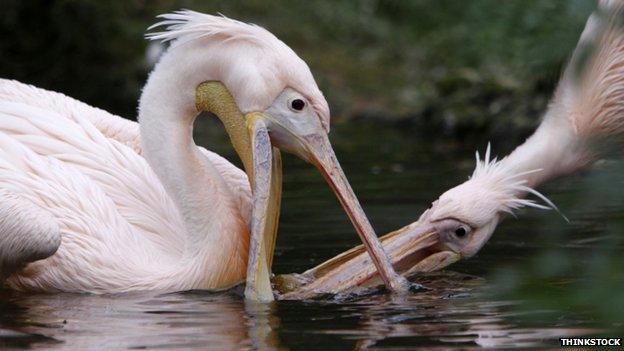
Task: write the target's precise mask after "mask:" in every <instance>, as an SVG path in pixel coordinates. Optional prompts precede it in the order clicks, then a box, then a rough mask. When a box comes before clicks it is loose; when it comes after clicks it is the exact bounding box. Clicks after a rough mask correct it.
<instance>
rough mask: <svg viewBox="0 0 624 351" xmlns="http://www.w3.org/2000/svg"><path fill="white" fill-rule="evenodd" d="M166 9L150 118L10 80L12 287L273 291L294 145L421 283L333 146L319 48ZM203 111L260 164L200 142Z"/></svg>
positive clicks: (386, 273)
mask: <svg viewBox="0 0 624 351" xmlns="http://www.w3.org/2000/svg"><path fill="white" fill-rule="evenodd" d="M162 18H164V20H163V21H162V22H160V23H158V24H157V25H156V27H158V26H166V30H164V31H162V32H156V33H150V34H149V35H148V37H149V38H150V39H153V40H164V41H171V42H172V44H171V46H170V48H169V49H168V50H167V51H166V52H165V53H164V54H163V56H162V57H161V59H160V61H159V62H158V64H157V65H156V67H155V68H154V70H153V71H152V73H151V74H150V76H149V79H148V81H147V83H146V85H145V87H144V88H143V92H142V94H141V99H140V101H139V108H138V120H139V123H138V124H137V123H133V122H129V121H126V120H123V119H121V118H120V117H116V116H112V115H110V114H108V113H106V112H104V111H101V110H98V109H96V108H92V107H89V106H87V105H85V104H82V103H80V102H77V101H75V100H72V99H70V98H67V97H65V96H63V95H60V94H56V93H52V92H47V91H43V90H40V89H37V88H34V87H30V86H27V85H24V84H20V83H18V82H14V81H7V80H3V81H0V275H1V277H0V278H6V280H5V282H6V285H8V286H9V287H12V288H14V289H17V290H28V291H59V290H62V291H76V292H95V293H114V292H122V291H130V290H145V289H150V290H166V291H173V290H184V289H220V288H227V287H230V286H232V285H234V284H236V283H239V282H241V281H242V280H244V279H245V278H246V280H247V284H246V290H245V296H246V297H247V298H249V299H253V300H258V301H270V300H272V299H273V298H274V297H273V292H272V289H271V285H270V282H269V277H270V269H271V263H272V255H273V249H274V245H275V235H276V229H277V222H278V216H279V203H280V193H281V164H280V154H279V150H278V148H281V149H283V150H285V151H288V152H291V153H294V154H296V155H297V156H300V157H302V158H303V159H305V160H307V161H309V162H310V163H313V164H314V165H315V166H316V167H317V168H318V169H319V170H320V171H321V172H322V173H323V175H324V176H325V177H326V179H327V181H328V182H329V183H330V185H331V187H332V189H333V190H334V192H335V193H336V195H337V196H338V198H339V200H340V202H341V203H342V205H343V207H344V208H345V210H346V212H347V214H348V215H349V217H350V218H351V220H352V222H353V223H354V225H355V228H356V230H357V232H358V234H359V235H360V237H361V238H362V240H363V242H364V244H365V246H366V248H367V249H369V252H370V253H371V258H372V261H373V262H374V263H375V264H376V265H377V267H378V268H379V269H380V273H381V276H382V277H383V278H384V281H385V282H386V283H387V285H388V286H389V287H390V288H391V289H393V290H399V289H405V288H406V282H405V280H404V279H401V278H400V277H399V276H398V275H397V274H396V273H395V272H394V271H393V269H392V266H391V264H390V261H389V258H388V257H387V255H385V253H384V252H383V249H382V246H381V244H380V242H379V241H378V239H377V237H376V235H375V233H374V231H373V229H372V227H371V225H370V223H369V222H368V220H367V219H366V216H365V215H364V212H363V211H362V209H361V206H360V205H359V202H358V201H357V198H356V197H355V195H354V194H353V191H352V190H351V188H350V186H349V184H348V182H347V180H346V177H345V176H344V173H343V172H342V169H341V168H340V165H339V163H338V161H337V159H336V157H335V155H334V153H333V150H332V148H331V144H330V143H329V139H328V137H327V133H328V132H329V108H328V105H327V101H326V100H325V98H324V97H323V94H322V93H321V91H320V90H319V88H318V86H317V85H316V82H315V81H314V78H313V76H312V73H311V72H310V69H309V68H308V66H307V65H306V64H305V62H304V61H303V60H301V59H300V58H299V57H298V56H297V55H296V53H295V52H294V51H292V49H290V48H289V47H288V46H287V45H286V44H284V43H283V42H282V41H280V40H279V39H277V38H276V37H275V36H274V35H273V34H271V33H270V32H268V31H267V30H265V29H263V28H261V27H258V26H256V25H251V24H246V23H243V22H239V21H236V20H232V19H228V18H225V17H217V16H211V15H205V14H201V13H198V12H194V11H188V10H183V11H178V12H175V13H171V14H166V15H163V16H162ZM201 111H208V112H212V113H213V114H214V115H216V116H217V117H218V118H219V119H220V120H221V121H222V122H223V124H224V126H225V129H226V132H227V133H228V134H229V136H230V139H231V141H232V144H233V146H234V148H235V150H236V152H237V153H238V155H239V156H240V157H241V160H242V162H243V165H244V167H245V172H243V171H241V170H239V169H236V168H235V167H234V166H232V165H231V164H230V163H228V162H227V161H226V160H224V159H222V158H220V157H219V156H217V155H215V154H213V153H211V152H208V151H206V150H204V149H202V148H200V147H198V146H197V145H196V144H195V142H194V140H193V123H194V121H195V118H196V117H197V115H198V113H199V112H201ZM245 173H246V174H247V176H246V175H245ZM248 177H249V179H248ZM250 185H251V186H250Z"/></svg>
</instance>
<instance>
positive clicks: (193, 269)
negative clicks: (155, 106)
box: [0, 80, 251, 292]
mask: <svg viewBox="0 0 624 351" xmlns="http://www.w3.org/2000/svg"><path fill="white" fill-rule="evenodd" d="M0 145H1V146H2V147H1V148H0V189H2V190H1V191H0V195H1V199H2V200H1V202H0V222H1V223H2V225H1V226H0V227H2V228H3V229H4V230H3V233H5V237H4V238H5V239H7V237H6V235H9V234H11V233H15V231H8V230H6V229H5V228H13V227H15V226H24V225H25V226H27V228H25V229H24V230H26V231H28V230H35V231H37V232H40V234H41V236H34V237H35V238H37V239H41V240H40V242H38V243H37V245H38V246H39V247H36V248H30V250H34V251H40V255H42V256H44V257H45V255H46V254H48V255H49V254H51V253H54V252H55V251H56V253H54V254H53V255H52V256H51V257H49V258H47V259H45V260H41V261H37V262H33V263H31V264H29V265H28V266H27V267H25V268H23V269H20V270H18V271H17V272H16V273H14V274H12V275H11V276H10V277H8V279H7V280H6V284H7V285H8V286H9V287H11V288H14V289H19V290H42V291H54V290H63V291H83V292H119V291H128V290H136V289H160V290H183V289H191V288H223V287H228V286H231V285H233V284H235V283H238V282H240V281H242V280H243V279H244V278H245V270H246V265H247V254H248V243H249V230H248V223H249V217H250V211H251V207H250V206H251V205H250V198H251V191H250V189H249V183H248V180H247V177H246V175H245V173H244V172H243V171H242V170H240V169H238V168H237V167H235V166H233V165H232V164H231V163H229V162H228V161H226V160H225V159H223V158H222V157H220V156H218V155H216V154H215V153H213V152H210V151H207V150H205V149H201V148H200V149H199V150H201V156H202V157H203V158H204V159H205V161H206V162H209V163H210V164H211V165H214V167H215V168H216V170H217V171H218V173H216V174H213V175H212V176H213V177H215V178H216V177H218V178H216V179H212V181H214V182H215V183H218V184H219V191H218V192H215V194H214V196H213V197H212V200H214V203H215V204H216V205H218V206H219V207H218V208H214V209H213V210H214V211H221V212H222V213H223V214H224V215H223V216H220V218H221V219H220V222H219V225H220V226H221V228H222V230H219V231H215V232H214V233H211V234H212V237H211V240H212V242H211V244H210V245H206V246H205V249H206V250H210V252H206V253H204V254H203V255H201V256H196V257H192V256H190V255H188V253H187V250H186V246H187V245H189V242H188V239H187V235H186V228H185V226H184V221H183V219H182V218H181V216H180V212H179V210H178V209H177V207H176V205H175V203H174V202H173V201H172V199H171V197H170V196H169V195H168V194H167V192H166V191H165V189H164V188H163V185H162V183H161V182H160V181H159V179H158V177H157V176H156V174H154V172H153V171H152V169H151V167H150V166H149V164H148V163H147V161H146V160H145V158H144V157H143V156H142V148H141V141H140V134H139V125H138V124H137V123H136V122H131V121H128V120H125V119H122V118H121V117H118V116H114V115H111V114H109V113H107V112H105V111H102V110H100V109H97V108H93V107H91V106H88V105H86V104H84V103H81V102H79V101H76V100H74V99H72V98H69V97H66V96H64V95H62V94H59V93H54V92H50V91H45V90H42V89H38V88H35V87H32V86H28V85H25V84H21V83H19V82H16V81H10V80H0ZM20 216H28V217H29V218H28V219H27V220H22V219H21V218H20ZM29 225H32V226H33V227H34V228H32V229H31V228H28V226H29ZM61 237H62V239H61ZM7 240H8V239H7ZM22 240H26V238H24V237H23V236H22V237H16V238H15V241H16V243H15V244H14V245H15V246H14V247H18V246H19V245H20V242H19V241H22ZM59 240H61V242H59ZM57 247H58V250H57ZM12 253H18V251H12V252H6V256H5V255H3V256H2V257H3V260H4V261H5V262H3V268H5V269H12V268H14V267H15V266H17V265H22V264H25V263H26V262H11V261H18V260H17V259H13V260H12V259H11V257H10V256H11V254H12ZM11 263H12V264H11Z"/></svg>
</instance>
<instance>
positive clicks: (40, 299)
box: [0, 272, 587, 350]
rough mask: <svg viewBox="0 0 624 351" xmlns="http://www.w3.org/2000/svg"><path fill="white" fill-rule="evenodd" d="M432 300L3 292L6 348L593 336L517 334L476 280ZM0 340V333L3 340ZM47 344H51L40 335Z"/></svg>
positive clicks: (344, 344)
mask: <svg viewBox="0 0 624 351" xmlns="http://www.w3.org/2000/svg"><path fill="white" fill-rule="evenodd" d="M423 282H424V283H425V284H426V285H427V286H428V287H429V288H430V289H431V290H429V291H427V292H426V293H418V294H414V295H410V296H404V297H397V296H388V295H385V294H378V295H374V296H368V297H365V298H363V297H359V298H358V299H356V300H353V301H307V302H300V301H279V302H276V303H273V304H269V305H263V304H254V303H252V304H249V303H245V302H244V301H243V300H242V298H241V297H240V295H239V294H234V293H231V292H228V293H207V292H196V291H193V292H183V293H173V294H156V293H141V294H139V293H133V294H121V295H109V296H93V295H76V294H55V295H28V296H24V295H18V294H13V293H5V295H4V296H3V297H2V300H3V301H5V303H4V304H5V306H3V307H4V308H3V311H5V312H4V313H3V314H2V319H0V326H1V327H2V328H3V329H4V330H14V331H20V332H23V333H29V334H30V335H21V337H20V338H15V337H14V338H13V339H10V338H6V337H2V336H0V340H2V342H3V346H5V347H8V346H13V347H16V346H22V347H23V346H31V347H34V348H46V349H54V350H120V349H162V350H180V349H206V348H209V349H211V350H233V349H248V350H280V349H291V348H292V349H297V348H300V347H301V346H302V345H306V346H311V345H312V348H317V347H318V348H321V347H322V348H323V349H325V350H334V349H335V350H343V349H357V350H365V349H370V348H384V347H388V348H391V347H395V346H396V347H400V346H408V345H419V346H422V347H427V348H428V347H434V346H442V345H446V346H448V347H451V346H453V347H461V348H463V349H466V348H470V347H477V346H481V347H496V348H500V347H514V346H515V347H528V346H535V345H542V344H544V342H546V343H549V344H552V345H556V343H555V342H556V338H559V337H563V336H571V335H582V334H587V331H586V330H582V329H578V328H563V327H561V328H546V329H544V328H531V327H519V326H518V325H517V322H516V321H515V319H516V317H517V316H516V315H515V314H513V313H510V312H509V307H511V303H509V302H503V301H485V300H483V299H481V298H480V291H482V289H484V288H487V284H485V283H484V281H483V280H482V279H480V278H476V277H473V276H468V275H463V274H458V273H450V272H448V273H437V274H431V275H429V276H427V277H424V278H423ZM0 335H1V334H0ZM41 335H45V337H43V336H41Z"/></svg>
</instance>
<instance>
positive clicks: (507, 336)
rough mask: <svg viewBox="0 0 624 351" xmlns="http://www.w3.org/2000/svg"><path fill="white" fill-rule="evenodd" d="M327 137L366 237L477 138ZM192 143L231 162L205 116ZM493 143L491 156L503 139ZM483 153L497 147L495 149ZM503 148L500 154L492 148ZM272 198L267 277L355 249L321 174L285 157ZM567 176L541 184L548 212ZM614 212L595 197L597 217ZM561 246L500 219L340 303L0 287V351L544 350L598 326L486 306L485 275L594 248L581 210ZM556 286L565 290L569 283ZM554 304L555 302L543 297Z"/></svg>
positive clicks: (406, 214)
mask: <svg viewBox="0 0 624 351" xmlns="http://www.w3.org/2000/svg"><path fill="white" fill-rule="evenodd" d="M334 129H335V130H334V131H333V132H332V141H333V143H334V145H335V147H336V153H337V155H338V157H339V159H340V160H341V162H342V164H343V167H344V168H345V172H346V173H347V176H348V177H349V179H350V181H351V184H352V186H353V188H354V190H355V192H356V193H357V194H358V196H359V198H360V201H361V202H362V204H363V206H364V208H365V210H366V212H367V213H368V215H369V217H370V219H371V220H372V222H373V225H374V226H375V228H376V229H377V231H378V233H379V234H383V233H386V232H389V231H391V230H394V229H397V228H399V227H402V226H404V225H406V224H408V223H411V222H412V221H414V220H416V219H417V218H418V215H419V214H420V213H421V212H422V211H423V209H424V208H425V207H426V206H427V205H428V203H429V202H431V201H432V200H434V199H435V198H436V197H437V196H438V195H439V194H440V193H441V192H443V191H444V190H445V189H447V188H448V187H450V186H452V185H454V184H457V183H458V182H460V181H461V180H463V179H465V178H466V177H467V176H468V175H469V173H470V171H471V168H472V167H473V165H474V158H473V157H474V156H473V152H474V149H475V147H477V146H480V147H482V148H483V147H484V145H485V142H486V141H485V140H476V141H466V142H458V141H450V140H449V139H448V138H444V137H439V138H437V137H435V136H431V137H428V138H422V137H417V136H415V135H414V133H413V132H412V131H401V130H398V129H396V128H390V127H380V126H370V125H366V124H351V125H349V126H348V128H347V127H345V126H343V127H339V128H334ZM196 139H197V142H198V144H202V145H206V146H210V148H211V149H213V150H215V151H217V152H219V153H221V154H223V155H225V156H227V157H228V158H230V159H234V157H233V154H232V151H231V150H230V147H229V146H228V144H227V140H226V138H225V136H224V135H223V133H222V132H221V131H220V129H219V128H216V127H215V125H214V124H213V123H207V122H204V123H203V124H202V126H201V127H200V128H199V132H198V133H197V136H196ZM498 144H499V145H502V146H501V148H502V150H499V151H500V153H501V154H502V153H504V152H506V151H509V148H510V147H511V145H506V144H505V143H503V142H499V143H498ZM495 145H496V144H495ZM505 148H506V149H505ZM284 166H285V169H284V181H285V185H284V200H283V203H282V204H283V210H282V218H281V223H280V234H279V237H278V245H277V252H276V258H275V263H274V271H275V272H276V273H289V272H301V271H303V270H305V269H307V268H310V267H312V266H314V265H316V264H318V263H320V262H322V261H323V260H326V259H328V258H330V257H332V256H334V255H335V254H338V253H339V252H341V251H344V250H346V249H348V248H350V247H352V246H354V245H356V244H358V239H357V235H356V234H355V232H354V231H353V229H352V227H351V225H350V223H349V221H348V219H347V218H346V216H345V215H344V213H343V212H342V209H341V208H340V206H339V205H338V204H337V202H336V200H335V198H334V197H333V195H332V194H331V191H330V190H329V189H328V188H327V187H326V186H325V184H324V181H323V179H322V177H321V176H320V175H319V174H317V173H316V172H315V171H314V169H312V168H311V166H308V165H306V164H305V163H303V162H301V161H298V160H295V159H293V158H292V157H286V159H285V165H284ZM576 182H577V180H575V179H572V180H570V181H567V182H563V183H559V185H556V186H550V187H548V188H547V191H548V193H549V194H552V198H553V200H555V201H556V202H557V203H558V204H559V205H560V207H562V208H565V203H566V199H567V198H568V197H571V196H573V195H575V194H574V193H575V190H574V189H575V188H576V186H575V185H576ZM610 205H611V206H613V204H609V203H604V204H602V206H604V207H602V208H596V211H597V212H600V211H603V210H604V209H605V208H610V207H609V206H610ZM567 215H568V216H569V217H572V218H578V219H579V220H578V221H576V222H573V224H570V227H569V228H570V229H569V231H570V232H569V233H567V234H568V235H567V236H566V239H565V240H563V241H561V240H560V239H556V238H560V237H554V236H551V235H550V233H549V227H548V226H545V225H544V224H543V221H542V218H543V217H544V216H551V217H554V218H555V220H557V219H556V218H557V217H556V216H557V215H556V214H554V213H541V212H539V211H534V210H533V211H530V210H529V211H522V212H521V214H520V217H519V219H513V218H508V219H506V221H505V222H504V223H503V224H502V225H501V226H500V228H499V229H498V231H497V233H496V234H495V235H494V237H493V239H492V240H491V241H490V243H488V245H487V246H486V247H485V248H484V249H483V250H482V252H481V253H480V254H479V255H478V256H477V257H475V258H473V259H471V260H469V261H466V262H462V263H459V264H456V265H455V266H452V267H450V268H449V269H448V270H446V271H444V272H440V273H435V274H429V275H425V276H422V277H419V278H418V279H417V281H418V282H419V283H422V284H424V285H425V286H427V287H428V288H429V289H430V290H428V291H425V292H420V293H415V294H412V295H410V296H406V297H394V296H388V295H386V294H381V293H380V294H376V295H371V296H365V297H360V298H357V299H355V298H354V299H352V300H347V301H334V300H324V301H304V302H302V301H280V302H276V303H274V304H269V305H257V304H250V303H245V302H244V301H243V299H242V298H241V294H240V292H239V291H230V292H222V293H208V292H201V291H191V292H180V293H159V292H146V293H132V294H121V295H105V296H94V295H81V294H51V295H46V294H36V295H27V294H26V295H25V294H16V293H12V292H3V293H2V296H1V297H0V301H2V302H0V311H1V312H0V347H1V348H5V349H23V348H34V349H51V350H124V349H138V350H141V349H162V350H180V349H214V350H219V349H224V350H230V349H254V350H256V349H257V350H263V349H303V348H309V349H314V350H318V349H321V350H326V351H329V350H347V349H362V350H363V349H379V350H408V349H409V350H412V349H415V348H423V349H440V350H447V349H462V350H466V349H476V348H481V347H492V348H496V349H500V348H514V347H519V348H526V347H529V346H531V347H536V346H539V347H546V348H547V347H552V346H557V345H558V341H557V338H559V337H563V336H567V335H568V336H569V335H584V334H593V333H596V330H601V329H603V328H605V327H608V326H605V325H601V324H600V323H598V322H596V321H595V320H593V319H591V318H587V317H584V314H583V311H565V312H562V311H561V310H545V309H521V310H520V309H517V308H516V307H517V305H518V304H520V303H521V302H522V301H518V300H516V299H500V298H492V294H491V292H492V289H496V286H495V285H493V284H492V283H491V282H490V281H489V280H488V275H489V273H491V272H492V271H493V270H494V269H496V268H497V267H501V266H506V265H509V266H514V265H522V264H524V263H525V262H528V261H530V260H531V259H533V257H534V256H535V255H536V254H537V253H538V252H539V251H540V250H542V249H543V248H544V247H555V248H559V249H561V250H564V251H565V252H567V253H570V254H576V253H579V260H583V255H582V253H583V252H585V251H586V250H588V249H591V248H592V247H593V245H599V244H600V241H601V238H600V237H598V238H597V239H596V240H587V239H588V238H592V236H591V234H592V233H594V232H595V230H596V229H595V226H596V223H595V222H593V221H592V218H593V216H592V213H583V214H579V213H567ZM568 278H569V279H567V280H566V282H563V284H568V283H570V282H574V280H575V279H579V278H577V277H573V276H570V277H568ZM552 298H553V299H557V296H553V297H552Z"/></svg>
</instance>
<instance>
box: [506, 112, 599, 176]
mask: <svg viewBox="0 0 624 351" xmlns="http://www.w3.org/2000/svg"><path fill="white" fill-rule="evenodd" d="M566 111H567V110H566V108H565V106H563V104H553V105H552V106H551V107H550V108H549V110H548V112H547V113H546V116H545V117H544V120H543V122H542V123H541V124H540V126H539V127H538V128H537V130H536V131H535V133H533V135H531V136H530V137H529V138H528V139H527V140H526V141H525V142H524V143H523V144H522V145H520V146H518V147H517V148H516V149H515V150H514V151H513V152H512V153H511V154H510V155H509V156H507V157H506V158H505V159H503V160H501V163H502V164H503V165H504V168H505V169H506V171H507V172H509V175H514V174H519V173H523V172H530V171H534V170H539V171H535V172H532V173H529V174H527V175H525V176H523V177H522V178H523V179H525V180H526V181H527V184H526V185H527V186H529V187H532V188H533V187H536V186H538V185H540V184H542V183H544V182H546V181H548V180H551V179H553V178H556V177H559V176H562V175H565V174H569V173H572V172H574V171H576V170H578V169H580V168H582V167H584V166H586V165H587V164H588V163H589V162H590V161H591V159H590V158H589V157H588V154H587V147H586V144H585V142H584V141H583V140H582V139H581V138H579V136H578V134H577V133H576V131H575V129H574V127H573V126H572V125H571V123H570V121H571V119H570V118H569V116H568V115H567V112H566ZM522 178H521V179H522Z"/></svg>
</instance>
